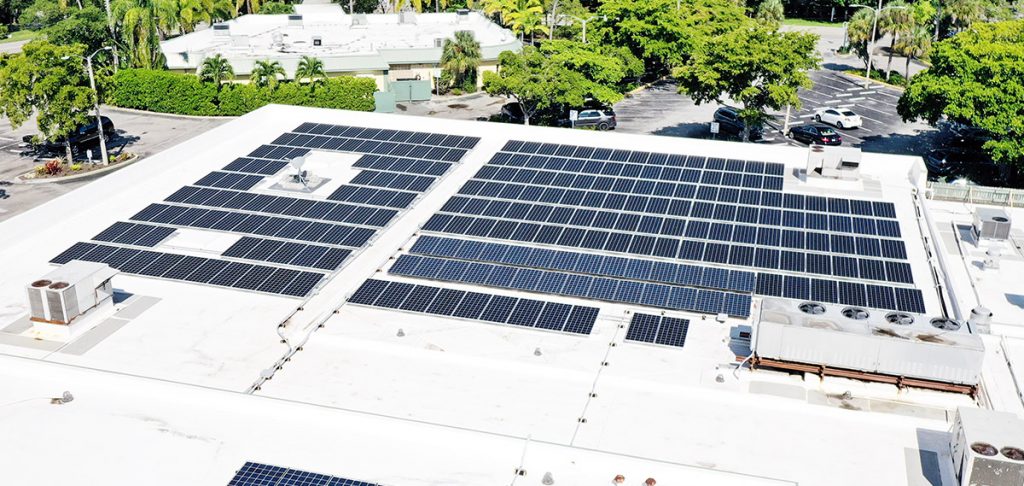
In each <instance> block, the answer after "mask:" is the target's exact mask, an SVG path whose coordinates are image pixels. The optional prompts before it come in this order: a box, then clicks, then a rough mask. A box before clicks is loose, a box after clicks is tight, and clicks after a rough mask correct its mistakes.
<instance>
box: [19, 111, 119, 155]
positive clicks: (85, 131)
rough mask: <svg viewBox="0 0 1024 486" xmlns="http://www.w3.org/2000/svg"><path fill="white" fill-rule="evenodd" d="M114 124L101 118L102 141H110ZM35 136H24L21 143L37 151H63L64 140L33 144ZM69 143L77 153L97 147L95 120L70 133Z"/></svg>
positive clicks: (113, 132)
mask: <svg viewBox="0 0 1024 486" xmlns="http://www.w3.org/2000/svg"><path fill="white" fill-rule="evenodd" d="M115 133H116V132H115V130H114V122H112V121H110V118H107V117H103V135H102V136H103V140H105V141H110V139H111V138H113V137H114V134H115ZM34 138H35V135H25V136H24V137H23V138H22V141H24V142H25V143H27V144H29V145H32V146H33V147H34V148H35V150H36V151H37V152H38V151H61V150H64V138H59V139H56V140H44V141H42V142H40V143H35V141H34V140H33V139H34ZM68 140H69V141H70V142H71V150H72V151H73V152H78V151H79V150H81V149H82V148H85V147H90V146H93V145H98V144H99V141H100V131H99V130H97V129H96V119H95V118H93V119H92V121H90V122H89V123H86V124H84V125H82V126H80V127H78V129H76V130H75V131H74V132H71V136H70V137H68Z"/></svg>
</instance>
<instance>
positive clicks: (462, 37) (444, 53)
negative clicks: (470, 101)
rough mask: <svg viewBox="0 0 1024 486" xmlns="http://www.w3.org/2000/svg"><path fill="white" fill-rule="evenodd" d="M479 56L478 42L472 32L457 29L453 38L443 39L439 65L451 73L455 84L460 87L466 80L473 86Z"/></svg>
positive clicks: (478, 64)
mask: <svg viewBox="0 0 1024 486" xmlns="http://www.w3.org/2000/svg"><path fill="white" fill-rule="evenodd" d="M480 57H481V54H480V43H479V42H477V40H476V39H475V38H474V37H473V32H472V31H468V30H459V31H456V32H455V39H454V40H453V39H445V41H444V48H443V49H442V50H441V66H442V67H443V68H444V70H445V71H447V72H448V73H449V74H450V75H451V78H452V79H453V80H454V82H455V86H458V87H460V88H461V87H464V85H465V84H466V83H467V82H472V83H473V84H474V87H475V85H476V69H477V67H479V66H480ZM440 88H441V87H440V86H438V89H439V90H440Z"/></svg>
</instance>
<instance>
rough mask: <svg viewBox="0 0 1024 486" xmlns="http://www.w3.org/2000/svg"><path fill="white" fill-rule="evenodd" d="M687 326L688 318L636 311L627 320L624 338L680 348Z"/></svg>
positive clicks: (684, 339) (684, 338)
mask: <svg viewBox="0 0 1024 486" xmlns="http://www.w3.org/2000/svg"><path fill="white" fill-rule="evenodd" d="M689 327H690V321H689V320H688V319H680V318H678V317H666V316H655V315H651V314H640V313H636V314H633V318H632V319H631V320H630V321H629V330H627V331H626V340H627V341H637V342H642V343H652V344H664V345H666V346H676V347H680V348H681V347H683V344H685V343H686V331H687V330H688V329H689Z"/></svg>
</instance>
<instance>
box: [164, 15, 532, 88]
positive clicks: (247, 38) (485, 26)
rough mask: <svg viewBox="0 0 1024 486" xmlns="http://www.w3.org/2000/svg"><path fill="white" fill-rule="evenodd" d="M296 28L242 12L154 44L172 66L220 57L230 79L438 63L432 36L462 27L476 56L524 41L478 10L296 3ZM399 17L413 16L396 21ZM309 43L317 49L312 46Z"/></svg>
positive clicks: (488, 56) (282, 18)
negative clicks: (404, 10) (269, 71)
mask: <svg viewBox="0 0 1024 486" xmlns="http://www.w3.org/2000/svg"><path fill="white" fill-rule="evenodd" d="M296 12H297V14H299V15H301V16H302V21H301V22H299V23H290V22H289V16H288V15H243V16H241V17H238V18H236V19H232V20H229V21H227V22H223V23H221V24H218V26H226V28H227V31H221V30H217V29H219V28H220V27H215V28H209V29H203V30H198V31H196V32H192V33H189V34H185V35H182V36H179V37H175V38H173V39H168V40H165V41H163V42H161V43H160V47H161V49H162V50H163V52H164V55H165V56H166V57H167V66H168V67H169V68H170V69H194V68H196V67H197V66H199V65H200V64H202V61H203V59H204V58H206V57H212V56H214V55H216V54H220V55H222V56H224V57H225V58H227V59H229V60H230V61H231V64H232V66H233V67H234V71H235V74H236V75H239V76H244V75H247V74H248V73H249V72H250V69H251V68H252V64H253V62H254V61H259V60H264V59H268V58H270V59H274V60H277V61H280V62H281V64H282V65H283V66H284V68H285V70H286V71H287V72H288V73H289V75H292V74H293V73H294V70H295V67H296V65H297V63H298V60H299V59H300V58H301V57H302V56H313V57H316V58H319V59H320V60H322V61H323V62H324V69H325V71H327V72H344V71H367V70H369V71H373V70H385V69H388V66H389V65H390V64H422V63H426V64H436V63H438V62H439V61H440V58H441V49H440V46H438V45H436V44H435V42H436V40H437V39H446V38H453V37H454V36H455V32H456V31H461V30H467V31H471V32H472V33H473V37H474V38H475V39H476V40H477V41H478V42H479V43H480V48H481V55H482V59H484V60H488V61H493V60H496V59H497V58H498V55H499V54H500V53H501V52H503V51H506V50H512V51H518V50H520V49H521V48H522V44H521V43H520V42H519V40H518V39H517V38H516V36H515V35H514V34H512V32H511V31H509V30H508V29H504V28H502V27H500V26H498V25H497V24H495V23H493V22H491V21H490V20H489V19H487V18H486V17H484V16H483V15H481V14H480V13H478V12H470V13H468V14H466V15H458V14H455V13H424V14H411V13H410V14H404V15H405V17H402V16H400V15H398V14H368V15H356V16H355V20H354V18H353V16H351V15H348V14H346V13H344V11H343V10H342V9H341V7H340V6H339V5H336V4H331V5H297V6H296ZM402 18H406V19H412V20H409V21H402V20H401V19H402ZM314 38H316V39H319V40H320V42H321V44H320V45H314V42H313V41H314Z"/></svg>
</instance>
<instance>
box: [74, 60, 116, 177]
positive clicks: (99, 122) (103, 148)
mask: <svg viewBox="0 0 1024 486" xmlns="http://www.w3.org/2000/svg"><path fill="white" fill-rule="evenodd" d="M112 50H113V48H112V47H110V46H106V47H101V48H99V49H96V50H95V51H93V53H92V54H89V55H88V56H85V70H86V72H88V73H89V87H90V88H92V93H93V96H95V100H96V132H97V135H99V139H100V157H103V165H109V164H110V159H108V158H107V141H106V139H105V138H104V137H106V135H107V134H106V133H105V132H104V131H103V117H102V116H100V92H99V91H98V90H96V77H95V75H94V74H93V71H92V58H93V56H95V55H96V54H99V52H100V51H112ZM64 59H67V57H64Z"/></svg>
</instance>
